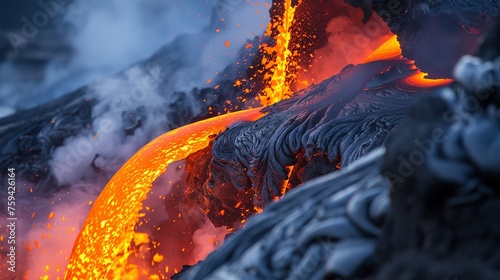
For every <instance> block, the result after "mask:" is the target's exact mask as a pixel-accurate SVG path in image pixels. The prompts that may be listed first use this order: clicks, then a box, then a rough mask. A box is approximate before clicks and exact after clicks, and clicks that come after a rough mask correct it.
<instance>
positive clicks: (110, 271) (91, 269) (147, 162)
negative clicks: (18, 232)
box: [65, 108, 262, 279]
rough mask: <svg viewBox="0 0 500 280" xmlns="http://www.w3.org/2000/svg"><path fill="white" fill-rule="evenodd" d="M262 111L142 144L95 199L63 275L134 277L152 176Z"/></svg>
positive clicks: (207, 122) (234, 115)
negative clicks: (138, 227) (137, 229)
mask: <svg viewBox="0 0 500 280" xmlns="http://www.w3.org/2000/svg"><path fill="white" fill-rule="evenodd" d="M261 116H262V114H261V113H260V108H257V109H251V110H246V111H240V112H236V113H230V114H226V115H222V116H218V117H215V118H212V119H208V120H204V121H200V122H197V123H193V124H191V125H188V126H184V127H182V128H179V129H176V130H172V131H170V132H168V133H166V134H164V135H162V136H160V137H158V138H156V139H155V140H153V141H152V142H150V143H149V144H148V145H146V146H144V147H143V148H142V149H141V150H140V151H139V152H137V153H136V154H135V155H134V156H133V157H132V158H131V159H130V160H128V161H127V163H126V164H125V165H124V166H123V167H122V168H121V169H120V170H119V171H118V172H117V173H116V174H115V175H114V176H113V178H112V179H111V180H110V181H109V183H108V184H107V185H106V187H105V188H104V190H103V191H102V193H101V195H100V196H99V198H98V199H97V200H96V201H95V205H94V206H93V207H92V210H91V211H90V213H89V215H88V217H87V220H86V221H85V223H84V225H83V228H82V230H81V232H80V234H79V236H78V238H77V240H76V242H75V245H74V247H73V252H72V255H71V259H70V262H69V265H68V267H67V270H66V274H65V279H131V278H132V279H136V278H137V276H138V268H137V267H134V265H130V264H128V262H127V259H128V257H129V256H130V255H131V254H132V250H130V248H131V242H133V241H134V242H135V243H136V244H137V243H141V242H142V241H144V240H147V236H144V234H143V233H137V232H135V231H134V227H135V225H136V224H137V222H138V221H139V218H140V214H139V211H141V209H142V208H143V200H144V199H145V198H146V195H147V193H148V192H149V191H150V189H151V186H152V183H153V181H155V179H156V178H158V176H160V175H161V174H162V173H163V172H164V171H165V170H166V168H167V166H168V165H169V164H171V163H173V162H175V161H178V160H181V159H183V158H185V157H186V156H188V155H189V154H191V153H193V152H195V151H197V150H200V149H202V148H204V147H206V146H207V145H208V143H209V140H210V138H209V137H210V136H211V135H214V134H217V133H219V132H221V131H223V130H225V129H226V128H228V127H229V126H230V125H232V124H235V123H237V122H242V121H254V120H257V119H259V118H260V117H261ZM127 277H128V278H127ZM153 277H154V276H153ZM153 279H154V278H153Z"/></svg>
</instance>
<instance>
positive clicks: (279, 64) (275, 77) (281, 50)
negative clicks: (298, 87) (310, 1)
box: [260, 0, 301, 106]
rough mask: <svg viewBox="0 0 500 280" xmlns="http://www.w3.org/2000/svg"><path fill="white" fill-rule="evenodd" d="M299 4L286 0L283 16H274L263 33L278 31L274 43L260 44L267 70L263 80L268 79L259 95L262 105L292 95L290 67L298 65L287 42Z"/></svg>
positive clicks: (292, 78) (292, 72)
mask: <svg viewBox="0 0 500 280" xmlns="http://www.w3.org/2000/svg"><path fill="white" fill-rule="evenodd" d="M300 2H301V1H299V4H300ZM299 4H297V5H296V6H292V0H286V1H285V3H284V5H285V6H284V14H283V16H282V17H276V18H274V19H273V20H272V21H271V22H270V23H269V25H268V27H267V31H266V34H265V35H267V36H270V35H271V33H272V30H273V29H274V30H277V31H278V32H277V34H276V36H275V37H274V39H275V41H276V45H274V46H269V45H267V44H262V45H261V49H262V50H263V51H264V53H265V54H266V55H265V56H264V58H263V59H262V62H261V63H262V65H264V67H265V69H266V70H267V71H268V72H267V74H266V75H264V80H266V81H268V82H267V86H266V87H265V88H264V90H263V94H262V95H260V102H261V104H262V105H263V106H268V105H272V104H274V103H276V102H278V101H280V100H282V99H284V98H288V97H290V96H291V95H292V91H291V89H290V85H291V84H292V83H293V82H294V80H295V78H296V74H294V71H291V69H292V68H294V67H295V68H297V67H298V65H297V64H296V63H295V62H293V61H292V58H293V56H294V54H293V53H292V52H291V51H290V49H289V44H290V39H291V37H292V25H293V20H294V17H295V10H296V9H297V6H298V5H299Z"/></svg>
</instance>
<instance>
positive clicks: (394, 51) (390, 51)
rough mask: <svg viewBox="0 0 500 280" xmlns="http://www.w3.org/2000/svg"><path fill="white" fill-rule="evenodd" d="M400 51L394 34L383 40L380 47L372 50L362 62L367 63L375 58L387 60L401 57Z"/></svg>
mask: <svg viewBox="0 0 500 280" xmlns="http://www.w3.org/2000/svg"><path fill="white" fill-rule="evenodd" d="M401 55H402V51H401V46H400V45H399V42H398V37H397V36H396V35H394V36H392V37H391V38H390V39H389V40H387V41H385V43H383V44H382V45H381V46H380V47H378V48H377V49H376V50H375V51H373V52H372V53H371V54H370V55H369V56H368V57H367V58H365V60H364V61H363V63H368V62H372V61H376V60H389V59H399V58H401Z"/></svg>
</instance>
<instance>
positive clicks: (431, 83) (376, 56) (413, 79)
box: [363, 35, 453, 87]
mask: <svg viewBox="0 0 500 280" xmlns="http://www.w3.org/2000/svg"><path fill="white" fill-rule="evenodd" d="M401 58H402V51H401V46H400V44H399V42H398V39H397V36H396V35H394V36H392V37H391V38H390V39H389V40H387V41H386V42H385V43H384V44H382V45H381V46H380V47H378V48H377V49H376V50H375V51H374V52H373V53H371V54H370V55H369V56H368V57H367V58H366V59H365V60H364V61H363V63H368V62H372V61H376V60H391V59H401ZM412 63H413V61H412ZM412 68H413V69H415V70H416V72H415V74H413V75H412V76H410V77H409V78H407V79H405V83H406V84H408V85H410V86H414V87H439V86H446V85H449V84H450V83H451V82H452V81H453V80H452V79H430V78H427V73H424V72H422V71H420V70H419V69H418V68H417V67H416V66H413V67H412Z"/></svg>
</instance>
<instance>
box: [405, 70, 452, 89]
mask: <svg viewBox="0 0 500 280" xmlns="http://www.w3.org/2000/svg"><path fill="white" fill-rule="evenodd" d="M426 77H427V73H424V72H422V71H420V70H417V72H416V73H415V74H414V75H412V76H411V77H409V78H407V79H405V82H406V83H407V84H408V85H411V86H414V87H440V86H447V85H449V84H450V83H451V82H453V80H452V79H429V78H426Z"/></svg>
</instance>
